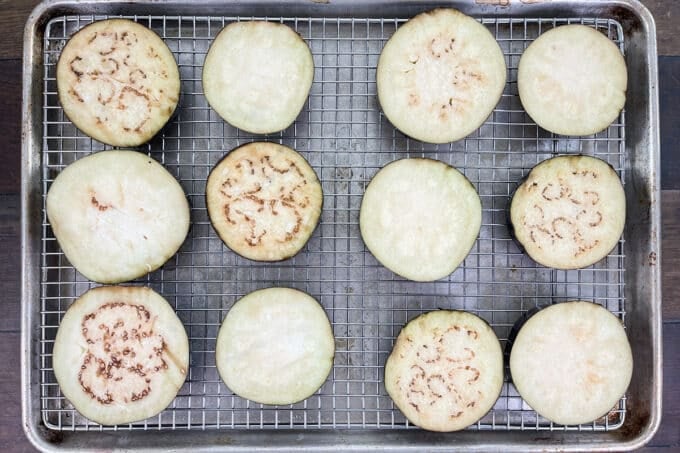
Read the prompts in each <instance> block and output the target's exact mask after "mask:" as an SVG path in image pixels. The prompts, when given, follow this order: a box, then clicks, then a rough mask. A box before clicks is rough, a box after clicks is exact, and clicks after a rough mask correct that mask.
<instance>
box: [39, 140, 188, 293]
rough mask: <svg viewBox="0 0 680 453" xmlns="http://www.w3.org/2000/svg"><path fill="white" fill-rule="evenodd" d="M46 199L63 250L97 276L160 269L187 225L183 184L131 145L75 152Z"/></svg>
mask: <svg viewBox="0 0 680 453" xmlns="http://www.w3.org/2000/svg"><path fill="white" fill-rule="evenodd" d="M46 205H47V217H48V219H49V222H50V225H51V227H52V231H53V232H54V236H55V237H56V238H57V241H58V242H59V245H60V246H61V248H62V250H63V251H64V254H65V255H66V258H67V259H68V260H69V261H70V262H71V264H72V265H73V266H74V267H75V268H76V269H77V270H78V271H79V272H80V273H81V274H83V275H84V276H85V277H87V278H88V279H90V280H94V281H96V282H100V283H120V282H124V281H128V280H133V279H135V278H137V277H141V276H143V275H145V274H147V273H149V272H151V271H153V270H155V269H158V268H159V267H160V266H162V265H163V264H164V263H165V262H166V261H167V260H168V259H170V257H172V256H173V255H174V254H175V253H176V252H177V250H178V249H179V247H180V246H181V245H182V243H183V242H184V239H185V238H186V236H187V233H188V232H189V203H188V202H187V199H186V195H185V194H184V190H183V189H182V187H181V186H180V185H179V183H178V182H177V180H176V179H175V178H174V177H173V176H172V175H171V174H170V173H169V172H168V171H167V170H166V169H165V168H163V166H162V165H161V164H159V163H158V162H156V161H155V160H154V159H152V158H150V157H149V156H147V155H145V154H142V153H139V152H136V151H126V150H117V151H101V152H98V153H95V154H91V155H89V156H86V157H83V158H81V159H78V160H77V161H75V162H74V163H72V164H70V165H69V166H68V167H66V168H65V169H64V170H63V171H62V172H61V173H59V175H57V177H56V178H55V180H54V182H53V183H52V185H51V186H50V188H49V190H48V192H47V201H46Z"/></svg>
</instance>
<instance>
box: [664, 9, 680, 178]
mask: <svg viewBox="0 0 680 453" xmlns="http://www.w3.org/2000/svg"><path fill="white" fill-rule="evenodd" d="M678 5H680V2H678ZM678 118H680V57H659V119H660V123H661V125H660V126H661V188H662V189H680V178H678V175H680V128H678V127H677V122H678Z"/></svg>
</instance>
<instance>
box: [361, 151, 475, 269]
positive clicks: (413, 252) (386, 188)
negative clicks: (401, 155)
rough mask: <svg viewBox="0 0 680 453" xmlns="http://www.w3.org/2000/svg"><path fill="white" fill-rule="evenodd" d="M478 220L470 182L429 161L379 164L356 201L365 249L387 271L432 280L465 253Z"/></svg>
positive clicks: (461, 259) (473, 235)
mask: <svg viewBox="0 0 680 453" xmlns="http://www.w3.org/2000/svg"><path fill="white" fill-rule="evenodd" d="M481 222H482V204H481V201H480V199H479V195H477V191H476V190H475V188H474V186H473V185H472V184H471V183H470V181H468V179H467V178H466V177H465V176H464V175H463V174H462V173H461V172H459V171H458V170H456V169H455V168H453V167H451V166H450V165H447V164H445V163H443V162H440V161H436V160H432V159H421V158H414V159H401V160H397V161H394V162H392V163H390V164H388V165H386V166H385V167H383V168H382V169H381V170H380V171H379V172H378V173H377V174H376V175H375V176H374V177H373V179H372V180H371V182H370V183H369V185H368V187H367V188H366V192H365V193H364V197H363V200H362V202H361V211H360V214H359V226H360V229H361V236H362V238H363V240H364V243H365V244H366V247H367V248H368V249H369V250H370V251H371V253H372V254H373V255H374V256H375V257H376V259H377V260H378V261H380V263H381V264H382V265H383V266H385V267H387V268H388V269H390V270H391V271H392V272H394V273H396V274H399V275H401V276H402V277H404V278H407V279H409V280H414V281H433V280H437V279H440V278H443V277H446V276H447V275H449V274H450V273H451V272H453V271H454V270H455V269H456V268H457V267H458V266H459V265H460V263H461V262H463V260H464V259H465V257H466V256H467V255H468V253H469V252H470V249H471V248H472V246H473V245H474V243H475V240H476V239H477V235H478V234H479V229H480V226H481Z"/></svg>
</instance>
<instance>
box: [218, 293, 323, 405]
mask: <svg viewBox="0 0 680 453" xmlns="http://www.w3.org/2000/svg"><path fill="white" fill-rule="evenodd" d="M334 354H335V339H334V337H333V330H332V328H331V324H330V322H329V321H328V317H327V316H326V312H325V311H324V309H323V307H321V305H319V303H318V302H317V301H316V300H315V299H314V298H313V297H311V296H309V295H307V294H305V293H303V292H301V291H298V290H295V289H290V288H267V289H262V290H258V291H254V292H252V293H250V294H248V295H246V296H244V297H243V298H242V299H240V300H239V301H238V302H236V304H234V306H233V307H232V308H231V310H229V313H228V314H227V316H226V317H225V319H224V321H223V322H222V327H220V331H219V333H218V335H217V347H216V350H215V356H216V359H215V361H216V363H217V369H218V371H219V373H220V376H221V377H222V380H223V381H224V383H225V384H226V385H227V387H229V389H231V391H233V392H234V393H236V394H237V395H239V396H241V397H243V398H247V399H249V400H251V401H255V402H257V403H261V404H292V403H296V402H298V401H302V400H304V399H305V398H308V397H309V396H311V395H312V394H313V393H314V392H316V391H317V390H318V389H319V388H320V387H321V385H322V384H323V383H324V381H325V380H326V378H327V377H328V374H329V373H330V370H331V368H332V366H333V355H334Z"/></svg>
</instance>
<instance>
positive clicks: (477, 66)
mask: <svg viewBox="0 0 680 453" xmlns="http://www.w3.org/2000/svg"><path fill="white" fill-rule="evenodd" d="M376 78H377V89H378V98H379V100H380V106H381V107H382V110H383V112H384V113H385V115H386V116H387V119H389V120H390V122H391V123H392V124H393V125H394V127H396V128H397V129H399V130H400V131H401V132H403V133H404V134H406V135H408V136H410V137H413V138H415V139H417V140H421V141H424V142H430V143H446V142H452V141H456V140H459V139H461V138H463V137H465V136H467V135H469V134H470V133H472V132H473V131H474V130H475V129H477V128H478V127H479V126H481V125H482V123H484V121H485V120H486V118H487V117H488V116H489V115H490V114H491V112H492V111H493V109H494V107H495V106H496V104H497V103H498V101H499V100H500V98H501V94H502V93H503V88H504V87H505V79H506V67H505V60H504V58H503V53H502V51H501V48H500V47H499V45H498V43H497V42H496V40H495V39H494V37H493V35H491V33H490V32H489V30H487V28H486V27H485V26H484V25H482V24H480V23H479V22H478V21H476V20H475V19H473V18H472V17H469V16H466V15H465V14H463V13H461V12H459V11H457V10H455V9H451V8H439V9H435V10H432V11H427V12H424V13H421V14H418V15H417V16H415V17H413V18H412V19H410V20H409V21H408V22H406V23H405V24H403V25H401V26H400V27H399V28H398V29H397V31H396V32H395V33H394V34H393V35H392V37H390V39H389V40H388V41H387V43H386V44H385V47H384V48H383V50H382V52H381V54H380V59H379V60H378V67H377V74H376Z"/></svg>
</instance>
